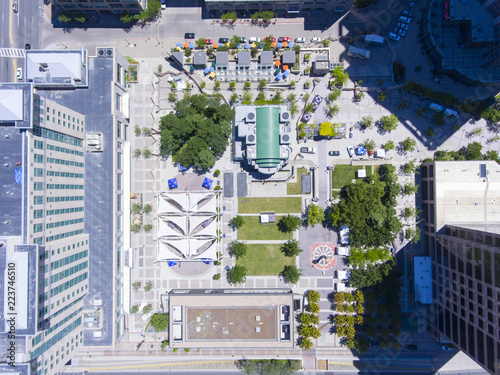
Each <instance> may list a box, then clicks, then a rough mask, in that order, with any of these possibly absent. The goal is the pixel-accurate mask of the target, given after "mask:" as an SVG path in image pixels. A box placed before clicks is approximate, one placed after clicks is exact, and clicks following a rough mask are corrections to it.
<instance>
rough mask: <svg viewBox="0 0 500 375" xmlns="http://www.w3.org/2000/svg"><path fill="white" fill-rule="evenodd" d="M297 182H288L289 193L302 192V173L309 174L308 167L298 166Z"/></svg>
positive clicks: (287, 190) (298, 193) (297, 193)
mask: <svg viewBox="0 0 500 375" xmlns="http://www.w3.org/2000/svg"><path fill="white" fill-rule="evenodd" d="M296 173H297V182H289V183H287V184H286V193H287V194H288V195H300V194H302V174H304V173H305V174H307V175H308V174H309V172H308V171H307V169H305V168H298V169H297V172H296Z"/></svg>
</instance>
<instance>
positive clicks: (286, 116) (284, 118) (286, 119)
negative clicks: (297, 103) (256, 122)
mask: <svg viewBox="0 0 500 375" xmlns="http://www.w3.org/2000/svg"><path fill="white" fill-rule="evenodd" d="M291 119H292V116H291V115H290V112H288V111H283V112H280V122H289V121H290V120H291Z"/></svg>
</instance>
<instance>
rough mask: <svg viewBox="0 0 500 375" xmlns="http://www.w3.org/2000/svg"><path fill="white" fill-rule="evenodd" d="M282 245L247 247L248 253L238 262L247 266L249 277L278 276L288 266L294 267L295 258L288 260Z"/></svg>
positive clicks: (237, 262) (237, 261)
mask: <svg viewBox="0 0 500 375" xmlns="http://www.w3.org/2000/svg"><path fill="white" fill-rule="evenodd" d="M281 246H282V245H280V244H258V245H257V244H255V245H247V253H246V255H245V256H244V257H243V258H240V259H238V260H236V264H237V265H239V266H245V267H246V268H247V270H248V275H249V276H267V275H272V276H277V275H279V274H280V272H281V271H283V268H284V267H285V266H286V265H294V264H295V257H291V258H288V257H286V256H285V255H284V254H283V253H282V252H281V250H280V248H281Z"/></svg>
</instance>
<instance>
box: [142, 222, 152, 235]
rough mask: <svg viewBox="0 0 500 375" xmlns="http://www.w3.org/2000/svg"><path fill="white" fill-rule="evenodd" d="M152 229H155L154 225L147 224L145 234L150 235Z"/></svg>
mask: <svg viewBox="0 0 500 375" xmlns="http://www.w3.org/2000/svg"><path fill="white" fill-rule="evenodd" d="M151 229H153V225H152V224H146V225H144V232H146V233H148V232H150V231H151Z"/></svg>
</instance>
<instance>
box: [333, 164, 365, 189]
mask: <svg viewBox="0 0 500 375" xmlns="http://www.w3.org/2000/svg"><path fill="white" fill-rule="evenodd" d="M358 169H366V175H367V176H372V175H373V171H372V166H371V165H369V166H366V167H365V166H360V165H358V166H351V165H349V164H340V165H336V166H335V169H334V170H333V172H332V189H341V188H342V187H344V186H346V185H347V184H349V183H351V181H352V180H354V179H356V171H357V170H358Z"/></svg>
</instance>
